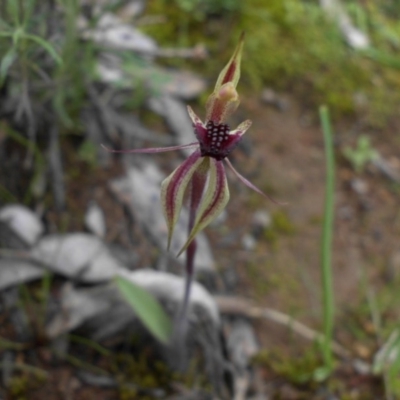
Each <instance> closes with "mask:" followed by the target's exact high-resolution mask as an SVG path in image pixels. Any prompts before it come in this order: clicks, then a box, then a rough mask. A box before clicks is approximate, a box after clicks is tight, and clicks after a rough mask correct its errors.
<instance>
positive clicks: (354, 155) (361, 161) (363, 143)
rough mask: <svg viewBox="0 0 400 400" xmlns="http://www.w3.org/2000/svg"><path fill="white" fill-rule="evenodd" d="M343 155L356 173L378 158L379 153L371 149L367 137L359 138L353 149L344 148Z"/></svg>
mask: <svg viewBox="0 0 400 400" xmlns="http://www.w3.org/2000/svg"><path fill="white" fill-rule="evenodd" d="M343 155H344V156H345V157H346V159H347V160H348V161H350V163H351V165H352V167H353V168H354V170H355V171H356V172H357V173H360V172H362V171H363V170H364V168H365V166H366V165H367V164H368V163H369V162H371V161H374V160H376V159H377V158H378V157H379V153H378V152H377V151H376V150H375V149H374V148H373V147H372V145H371V141H370V139H369V137H367V136H360V137H359V138H358V140H357V144H356V146H355V147H354V148H351V147H349V146H348V147H346V148H344V149H343Z"/></svg>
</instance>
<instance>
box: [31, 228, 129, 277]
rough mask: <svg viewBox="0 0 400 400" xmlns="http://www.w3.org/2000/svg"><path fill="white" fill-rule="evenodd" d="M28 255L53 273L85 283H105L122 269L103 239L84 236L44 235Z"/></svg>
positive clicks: (78, 234) (82, 234)
mask: <svg viewBox="0 0 400 400" xmlns="http://www.w3.org/2000/svg"><path fill="white" fill-rule="evenodd" d="M31 256H32V259H33V260H35V261H37V262H39V263H40V264H44V265H45V266H46V268H47V269H48V270H50V271H52V272H55V273H58V274H60V275H62V276H66V277H69V278H71V279H75V280H78V281H82V282H86V283H96V282H103V281H107V280H109V279H112V278H113V277H114V276H115V274H116V273H117V272H118V271H119V270H120V269H124V266H123V265H121V264H120V263H119V262H118V260H117V259H116V258H115V257H113V256H112V254H111V252H110V250H109V249H108V247H107V246H106V244H105V243H104V242H103V241H102V240H100V239H99V238H98V237H96V236H94V235H89V234H86V233H72V234H65V235H49V236H45V237H43V238H42V239H41V240H40V241H39V242H38V244H37V245H36V246H35V247H34V248H33V249H32V251H31Z"/></svg>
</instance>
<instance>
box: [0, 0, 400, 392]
mask: <svg viewBox="0 0 400 400" xmlns="http://www.w3.org/2000/svg"><path fill="white" fill-rule="evenodd" d="M399 17H400V3H399V2H398V1H397V0H391V1H390V0H388V1H386V2H381V1H378V0H357V1H356V0H354V1H350V0H346V1H345V0H342V1H339V0H320V1H317V0H268V1H267V0H247V1H240V0H169V1H166V0H147V1H146V0H2V1H1V3H0V160H1V166H0V206H1V208H0V247H1V248H0V297H1V302H0V304H1V307H0V372H1V374H2V379H1V385H0V388H1V389H0V398H11V399H14V398H15V399H25V398H26V399H36V398H37V399H43V398H46V399H49V400H52V399H67V398H68V399H94V398H95V397H96V398H97V399H136V398H138V399H148V398H151V399H153V398H171V399H203V398H204V399H208V398H210V399H213V398H235V399H250V398H251V399H363V400H364V399H396V398H399V397H400V330H399V317H400V315H399V304H400V303H399V302H400V299H399V297H400V292H399V290H398V284H399V283H400V247H399V238H400V214H399V211H398V210H399V199H398V196H399V191H400V147H399V146H400V141H399V135H398V130H399V127H400V119H399V104H400V103H399V101H400V56H399V49H400V22H399ZM243 31H244V32H245V35H246V37H245V46H244V53H243V58H242V75H241V80H240V83H239V85H238V91H239V94H240V98H241V105H240V106H239V108H238V110H237V112H236V113H235V115H234V116H233V117H232V120H231V121H228V122H229V124H230V125H231V126H233V127H234V126H236V125H237V124H238V123H240V122H241V121H243V120H245V119H251V120H252V121H253V125H252V127H251V129H250V130H249V131H248V132H247V133H246V136H245V138H244V139H243V141H242V142H241V143H240V145H239V147H238V148H237V149H236V150H235V152H234V153H233V154H232V157H231V161H232V163H233V164H234V165H235V168H237V169H238V170H239V171H240V173H242V174H243V175H244V176H246V178H248V179H249V180H251V181H252V182H253V183H254V184H256V185H257V186H258V187H260V188H261V189H262V190H263V191H265V192H266V193H268V194H270V195H271V196H272V197H273V198H274V199H277V200H278V201H280V202H282V203H285V204H284V205H276V204H274V203H272V202H268V201H266V200H265V199H264V198H263V197H261V196H259V195H258V194H257V193H255V192H252V191H251V190H250V189H248V188H246V187H245V186H243V185H242V184H241V183H240V182H239V181H238V180H237V179H236V178H235V176H233V175H232V176H231V175H230V174H229V172H228V180H229V187H230V191H231V199H230V202H229V204H228V206H227V208H226V210H225V211H224V212H223V214H222V215H221V216H220V217H219V218H218V220H217V221H216V222H215V223H214V224H212V225H211V226H210V227H209V228H207V229H206V231H205V233H202V234H201V235H200V237H199V249H200V250H199V252H198V255H197V258H196V268H197V278H198V281H199V287H198V296H197V295H196V296H195V301H196V307H194V311H193V313H194V314H193V315H194V317H193V318H192V320H191V324H192V328H193V330H192V331H191V332H192V333H191V335H189V338H190V339H189V343H188V347H189V349H190V351H189V353H188V355H187V357H186V367H185V368H183V369H182V368H181V366H178V365H176V363H175V362H174V359H175V358H176V355H175V353H174V351H175V350H176V349H175V350H174V348H173V346H172V347H169V350H166V349H165V348H163V347H162V346H161V345H159V344H158V343H157V342H156V341H154V339H153V338H152V336H150V335H149V334H148V333H147V331H146V329H143V325H142V324H141V323H140V322H138V320H137V318H135V315H134V314H132V313H131V311H130V310H129V309H127V308H126V305H125V304H123V302H122V301H121V300H118V299H117V297H118V296H117V294H116V293H115V291H113V287H112V284H110V281H111V280H112V278H113V276H114V275H115V274H116V273H118V271H121V270H124V271H129V273H131V274H132V276H133V277H134V278H133V279H134V281H135V282H136V283H137V284H138V285H139V286H141V287H143V288H145V289H146V290H148V291H149V292H151V293H152V294H153V295H154V296H155V297H156V298H158V299H159V300H161V303H162V304H163V305H164V306H165V308H166V310H167V312H168V313H169V314H170V315H171V316H172V317H173V315H174V314H176V310H177V309H178V308H179V302H180V299H181V297H180V296H178V295H176V296H174V294H176V293H180V291H179V290H181V289H179V290H178V289H176V287H178V286H179V285H181V286H182V285H183V278H182V276H183V275H184V274H183V267H182V265H183V261H184V260H183V259H182V257H181V258H179V259H176V258H175V257H174V252H172V253H168V252H166V250H165V249H166V228H165V225H164V221H163V217H162V213H161V208H160V204H159V188H160V182H161V181H162V180H163V179H164V178H165V176H167V175H169V174H170V173H171V171H172V170H173V169H174V168H176V166H177V165H179V164H180V163H181V162H182V160H183V159H184V158H185V157H186V156H187V154H188V153H186V152H185V151H179V152H173V153H166V154H156V155H137V154H115V153H110V152H107V151H106V150H105V149H104V148H103V147H102V145H104V146H106V147H108V148H112V149H117V150H121V149H130V148H140V147H162V146H173V145H178V144H185V143H190V142H192V141H193V138H194V136H193V128H192V126H191V122H190V120H189V119H188V116H187V112H186V105H187V104H190V105H191V106H192V107H193V109H194V110H195V111H196V113H197V114H198V115H199V116H200V117H201V118H204V117H205V102H206V99H207V97H208V96H209V94H210V93H211V92H212V91H213V86H214V84H215V81H216V79H217V77H218V74H219V72H220V71H221V69H222V68H223V67H224V66H225V64H226V62H227V61H228V59H229V58H230V56H231V54H232V52H233V50H234V48H235V46H236V44H237V42H238V39H239V37H240V34H241V32H243ZM321 105H326V106H327V107H328V109H329V111H330V115H331V122H332V127H333V133H334V138H333V139H334V151H335V159H336V166H335V173H336V181H335V198H334V206H335V218H334V234H333V235H334V238H333V246H332V259H331V262H332V274H333V282H332V284H333V289H334V298H335V314H334V344H333V345H332V348H333V352H334V356H335V364H334V365H335V368H334V370H333V371H329V374H322V375H321V373H320V372H321V365H323V363H324V362H323V357H322V356H321V350H320V345H319V344H318V338H319V336H318V335H319V334H318V332H320V331H321V330H322V325H323V322H322V321H323V316H324V309H325V308H324V303H323V300H322V296H323V289H322V286H321V273H320V270H321V232H322V221H323V216H324V208H323V204H324V191H325V182H326V171H325V153H324V141H323V135H322V130H321V124H320V121H319V116H318V108H319V107H320V106H321ZM183 218H185V216H183ZM185 229H186V228H185V227H184V225H183V226H182V225H178V229H177V233H176V237H175V241H176V242H175V243H173V249H174V248H176V249H177V248H178V247H179V244H180V243H182V241H184V240H185V237H186V230H185ZM174 285H178V286H174ZM181 286H179V288H181ZM165 288H167V289H168V290H164V289H165ZM196 293H197V292H196ZM199 293H201V295H200V294H199ZM149 312H150V311H149ZM127 315H128V316H127ZM210 321H211V322H210ZM303 324H305V325H303ZM145 325H146V324H145ZM184 358H185V357H184ZM155 360H156V361H155Z"/></svg>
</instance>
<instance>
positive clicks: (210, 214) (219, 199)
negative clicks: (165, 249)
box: [178, 157, 229, 256]
mask: <svg viewBox="0 0 400 400" xmlns="http://www.w3.org/2000/svg"><path fill="white" fill-rule="evenodd" d="M204 158H206V159H208V160H209V162H210V166H209V179H208V184H207V188H206V191H205V193H204V195H203V197H202V199H201V203H200V205H199V209H198V210H197V213H196V218H195V221H194V225H193V228H192V231H191V232H190V234H189V237H188V240H187V241H186V243H185V245H184V246H183V247H182V249H181V250H180V251H179V253H178V256H179V255H180V254H182V253H183V252H184V251H185V250H186V249H187V247H188V246H189V244H190V243H191V242H192V240H193V239H194V238H195V236H196V235H197V234H198V233H199V232H200V231H201V230H202V229H204V228H205V227H206V226H207V225H208V224H209V223H210V222H211V221H212V220H213V219H215V218H217V217H218V215H219V214H220V213H221V212H222V210H223V209H224V208H225V206H226V204H227V203H228V201H229V188H228V183H227V180H226V175H225V168H224V165H223V163H222V161H218V160H216V159H214V158H211V157H204Z"/></svg>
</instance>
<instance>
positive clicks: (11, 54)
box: [0, 47, 17, 87]
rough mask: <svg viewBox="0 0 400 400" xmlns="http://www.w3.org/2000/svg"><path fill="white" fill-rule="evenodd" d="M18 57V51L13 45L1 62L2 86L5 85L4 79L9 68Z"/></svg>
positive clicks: (0, 79) (0, 78)
mask: <svg viewBox="0 0 400 400" xmlns="http://www.w3.org/2000/svg"><path fill="white" fill-rule="evenodd" d="M16 58H17V52H16V51H15V48H14V47H11V48H10V49H9V50H8V51H7V53H6V54H5V55H4V57H3V58H2V60H1V63H0V87H1V86H3V83H4V80H5V78H6V76H7V73H8V70H9V69H10V67H11V65H12V64H13V63H14V61H15V60H16Z"/></svg>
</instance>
